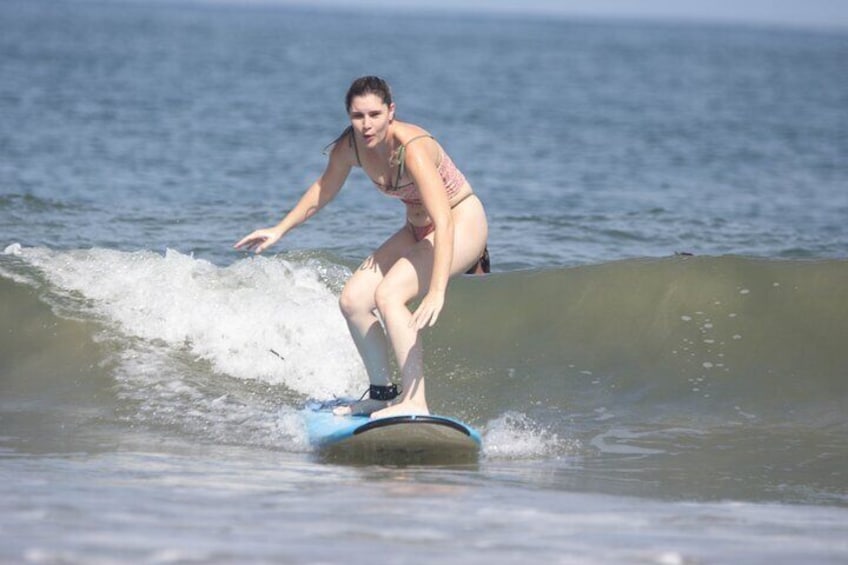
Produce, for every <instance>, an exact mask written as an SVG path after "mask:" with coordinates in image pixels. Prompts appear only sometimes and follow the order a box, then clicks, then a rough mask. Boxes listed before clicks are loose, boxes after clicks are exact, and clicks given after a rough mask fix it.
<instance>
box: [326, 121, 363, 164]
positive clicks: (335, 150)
mask: <svg viewBox="0 0 848 565" xmlns="http://www.w3.org/2000/svg"><path fill="white" fill-rule="evenodd" d="M324 154H325V155H329V156H330V159H331V160H332V159H341V160H342V161H344V162H345V163H347V164H350V165H357V166H359V152H358V148H357V147H356V139H355V138H354V133H353V128H352V127H351V126H348V127H346V128H345V129H344V131H342V133H341V134H340V135H339V136H338V137H337V138H335V139H334V140H333V141H331V142H330V143H328V144H327V145H326V146H325V147H324Z"/></svg>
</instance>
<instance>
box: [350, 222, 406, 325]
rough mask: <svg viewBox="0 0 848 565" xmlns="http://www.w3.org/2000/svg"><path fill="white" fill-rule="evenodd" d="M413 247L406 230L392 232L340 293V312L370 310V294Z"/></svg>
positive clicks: (373, 306) (372, 297) (372, 304)
mask: <svg viewBox="0 0 848 565" xmlns="http://www.w3.org/2000/svg"><path fill="white" fill-rule="evenodd" d="M413 246H415V238H414V237H413V236H412V232H411V231H410V230H409V228H408V227H407V226H404V227H402V228H401V229H400V230H398V231H397V232H395V233H394V234H393V235H392V236H391V237H389V239H387V240H386V241H385V242H383V244H382V245H381V246H380V247H378V248H377V249H376V250H375V251H374V253H372V254H371V255H370V256H368V258H366V259H365V261H363V262H362V264H361V265H360V266H359V267H358V268H357V269H356V271H354V273H353V275H351V277H350V279H348V281H347V283H345V287H344V289H343V290H342V296H341V303H342V309H343V310H347V309H348V308H350V307H352V306H357V307H364V308H366V309H367V310H373V309H374V308H375V307H376V304H375V301H374V293H375V291H376V289H377V287H378V286H379V285H380V283H381V282H382V281H383V279H384V278H385V275H386V273H388V272H389V271H390V270H391V269H392V266H393V265H394V264H395V263H397V261H398V259H400V258H401V257H403V256H404V255H406V254H407V253H408V252H409V250H410V248H412V247H413Z"/></svg>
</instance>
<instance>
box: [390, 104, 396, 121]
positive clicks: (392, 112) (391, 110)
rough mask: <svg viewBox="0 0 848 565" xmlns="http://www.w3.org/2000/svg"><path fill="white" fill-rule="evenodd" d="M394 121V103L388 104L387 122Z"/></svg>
mask: <svg viewBox="0 0 848 565" xmlns="http://www.w3.org/2000/svg"><path fill="white" fill-rule="evenodd" d="M393 121H395V103H394V102H392V103H391V104H389V122H393Z"/></svg>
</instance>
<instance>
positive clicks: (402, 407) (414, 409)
mask: <svg viewBox="0 0 848 565" xmlns="http://www.w3.org/2000/svg"><path fill="white" fill-rule="evenodd" d="M410 414H415V415H416V416H422V415H423V416H426V415H428V414H430V410H428V409H427V404H417V403H413V402H410V401H408V400H404V401H401V402H398V403H397V404H392V405H391V406H387V407H385V408H383V409H382V410H378V411H376V412H372V413H371V418H372V419H377V418H389V417H391V416H408V415H410Z"/></svg>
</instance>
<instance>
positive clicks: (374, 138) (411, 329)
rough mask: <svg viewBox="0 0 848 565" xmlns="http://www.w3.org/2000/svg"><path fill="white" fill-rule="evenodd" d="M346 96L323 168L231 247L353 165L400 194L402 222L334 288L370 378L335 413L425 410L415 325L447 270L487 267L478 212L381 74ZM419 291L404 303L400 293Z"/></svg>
mask: <svg viewBox="0 0 848 565" xmlns="http://www.w3.org/2000/svg"><path fill="white" fill-rule="evenodd" d="M345 102H346V104H347V111H348V115H349V117H350V123H351V125H350V127H348V128H347V129H346V130H345V131H344V132H343V133H342V135H341V136H339V138H338V139H336V141H334V142H333V143H332V144H331V145H332V149H331V150H330V157H329V160H328V163H327V167H326V169H325V170H324V173H323V174H322V175H321V176H320V177H319V178H318V180H317V181H315V182H314V183H313V184H312V185H311V186H310V187H309V188H308V189H307V190H306V192H305V193H304V194H303V196H302V197H301V198H300V200H299V201H298V203H297V205H296V206H295V207H294V208H293V209H292V210H291V211H290V212H289V213H288V214H287V215H286V217H285V218H283V220H282V221H281V222H280V223H279V224H277V225H276V226H275V227H273V228H268V229H261V230H256V231H254V232H253V233H251V234H250V235H248V236H247V237H245V238H243V239H242V240H241V241H239V242H238V243H236V244H235V247H236V248H243V247H244V248H248V249H253V250H255V251H256V252H257V253H260V252H262V251H264V250H265V249H267V248H268V247H270V246H271V245H273V244H274V243H276V242H277V241H278V240H279V239H280V238H281V237H282V236H283V235H285V234H286V233H287V232H288V231H289V230H291V229H292V228H294V227H296V226H298V225H300V224H301V223H303V222H304V221H306V220H307V219H309V218H310V217H311V216H313V215H314V214H315V213H316V212H318V210H320V209H321V208H323V207H324V206H325V205H326V204H327V203H328V202H329V201H330V200H332V199H333V197H335V196H336V194H338V192H339V190H341V187H342V185H343V184H344V182H345V180H346V179H347V177H348V174H350V170H351V169H352V168H353V167H361V168H362V169H363V170H364V171H365V173H366V174H367V175H368V176H369V177H370V178H371V180H372V181H373V182H374V184H375V185H376V186H377V188H378V189H379V190H380V191H381V192H383V193H385V194H387V195H389V196H393V197H396V198H400V199H401V200H402V201H403V203H404V204H405V205H406V223H405V225H404V226H403V227H402V228H401V229H400V230H398V231H397V232H396V233H395V234H394V235H392V236H391V237H389V239H387V240H386V241H385V242H384V243H383V244H382V245H381V246H380V247H379V248H378V249H377V250H376V251H374V253H373V254H372V255H371V256H369V257H368V258H367V259H366V260H365V261H364V262H363V264H362V265H361V266H360V267H359V268H358V269H357V270H356V271H355V272H354V273H353V275H352V276H351V278H350V280H348V282H347V283H346V284H345V287H344V289H343V290H342V293H341V297H340V300H339V303H340V306H341V310H342V313H343V314H344V316H345V319H346V320H347V324H348V327H349V328H350V333H351V335H352V336H353V340H354V342H355V343H356V347H357V349H358V350H359V353H360V355H361V356H362V360H363V362H364V364H365V368H366V370H367V372H368V378H369V380H370V381H371V386H370V388H369V398H367V399H363V400H360V401H359V402H355V403H353V404H352V405H350V406H344V407H340V408H337V409H336V413H337V414H371V416H372V417H373V418H382V417H386V416H392V415H397V414H428V413H429V409H428V407H427V400H426V396H425V389H424V363H423V355H422V348H421V340H420V337H419V332H420V330H421V329H423V328H425V327H430V326H432V325H434V324H435V323H436V321H437V320H438V318H439V314H440V313H441V311H442V308H443V306H444V303H445V292H446V290H447V286H448V279H449V278H450V277H451V276H453V275H456V274H460V273H464V272H466V271H469V269H471V270H473V271H475V272H480V271H485V272H488V265H487V263H488V257H487V254H486V238H487V235H488V225H487V222H486V214H485V211H484V210H483V205H482V203H481V202H480V200H479V199H478V198H477V197H476V196H475V195H474V193H473V191H472V189H471V186H470V185H469V184H468V182H467V181H466V179H465V177H464V176H463V175H462V173H461V172H460V171H459V170H458V169H457V168H456V166H455V165H454V163H453V161H452V160H451V159H450V157H448V155H447V154H446V153H445V152H444V150H443V149H442V147H441V145H439V143H438V142H437V141H436V140H435V138H433V137H432V136H431V135H430V134H429V133H427V132H426V131H425V130H423V129H422V128H420V127H418V126H416V125H413V124H410V123H405V122H401V121H399V120H397V119H395V104H394V103H393V102H392V95H391V90H390V89H389V86H388V85H387V84H386V82H385V81H383V80H382V79H380V78H378V77H373V76H369V77H362V78H359V79H357V80H356V81H354V82H353V84H352V85H351V87H350V89H349V90H348V92H347V96H346V99H345ZM418 297H420V298H421V300H420V302H419V304H418V307H417V308H416V309H415V311H414V312H410V310H409V308H408V307H407V303H408V302H410V301H411V300H413V299H415V298H418ZM381 319H382V324H381ZM387 339H388V342H387ZM389 344H391V347H392V349H393V350H394V353H395V357H396V359H397V364H398V367H399V368H400V371H401V390H400V391H398V389H397V387H396V386H394V385H392V384H391V369H390V364H389V348H388V346H389Z"/></svg>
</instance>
